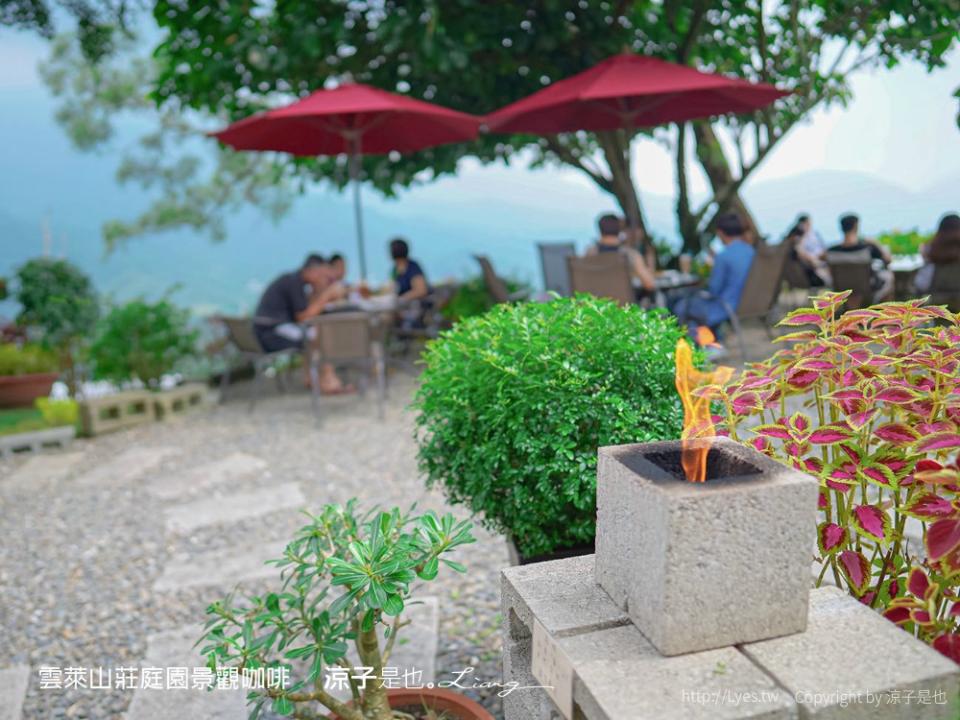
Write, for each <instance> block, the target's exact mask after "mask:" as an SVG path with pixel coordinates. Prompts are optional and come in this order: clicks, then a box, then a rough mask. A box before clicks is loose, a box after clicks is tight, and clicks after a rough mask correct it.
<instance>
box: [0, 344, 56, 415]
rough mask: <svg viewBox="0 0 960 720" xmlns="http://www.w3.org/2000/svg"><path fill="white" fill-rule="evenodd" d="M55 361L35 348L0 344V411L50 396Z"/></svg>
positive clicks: (48, 354) (24, 405) (27, 345)
mask: <svg viewBox="0 0 960 720" xmlns="http://www.w3.org/2000/svg"><path fill="white" fill-rule="evenodd" d="M57 365H58V363H57V358H56V356H55V355H53V354H52V353H50V352H48V351H46V350H44V349H43V348H41V347H39V346H37V345H29V344H25V345H17V344H15V343H3V344H0V408H13V407H29V406H31V405H33V402H34V400H36V399H37V398H39V397H43V396H45V395H49V394H50V388H51V387H53V383H54V381H55V380H56V379H57V377H58V376H59V373H58V372H57Z"/></svg>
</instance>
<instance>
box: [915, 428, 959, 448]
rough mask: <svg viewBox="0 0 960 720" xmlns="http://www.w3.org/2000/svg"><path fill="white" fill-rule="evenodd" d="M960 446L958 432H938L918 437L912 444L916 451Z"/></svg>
mask: <svg viewBox="0 0 960 720" xmlns="http://www.w3.org/2000/svg"><path fill="white" fill-rule="evenodd" d="M955 448H960V433H956V432H938V433H934V434H932V435H927V436H926V437H922V438H920V439H919V440H918V441H917V442H916V443H915V444H914V446H913V449H914V451H916V452H918V453H926V452H934V451H936V450H953V449H955Z"/></svg>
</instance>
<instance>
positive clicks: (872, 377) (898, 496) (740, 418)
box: [720, 291, 960, 662]
mask: <svg viewBox="0 0 960 720" xmlns="http://www.w3.org/2000/svg"><path fill="white" fill-rule="evenodd" d="M848 295H849V291H848V292H843V293H825V294H823V295H820V296H819V297H817V298H814V300H813V305H812V306H811V307H808V308H802V309H799V310H795V311H793V312H791V313H790V314H788V315H787V317H786V318H785V319H784V320H783V321H782V322H781V325H786V326H799V327H806V328H807V329H803V330H799V331H796V332H792V333H790V334H788V335H785V336H783V337H781V338H779V340H781V341H785V342H788V343H791V344H792V346H791V347H790V348H789V349H786V350H781V351H779V352H777V353H776V354H775V355H774V356H773V357H772V358H770V359H769V360H767V361H765V362H762V363H757V364H754V365H751V366H749V367H748V368H747V369H746V370H745V371H744V372H743V373H742V374H741V375H740V376H738V377H736V378H734V379H733V380H732V381H731V382H730V383H729V384H728V385H727V386H726V387H725V388H723V390H722V391H721V393H720V397H721V399H722V402H723V404H724V405H725V408H726V427H727V430H728V432H729V434H730V436H731V437H732V438H733V439H735V440H739V441H741V442H745V443H750V444H752V445H753V446H754V447H756V448H758V449H759V450H761V451H763V452H765V453H767V454H768V455H770V456H771V457H773V458H776V459H778V460H780V461H782V462H784V463H786V464H788V465H792V466H794V467H797V468H799V469H801V470H804V471H806V472H808V473H810V474H811V475H813V476H815V477H817V478H819V479H820V485H821V490H820V501H819V507H820V522H819V525H818V526H817V528H815V529H814V528H811V540H812V539H813V535H814V532H815V533H816V538H817V545H818V548H819V555H818V558H817V559H818V561H819V563H820V565H821V568H820V573H819V577H818V579H817V582H818V584H819V583H821V582H823V580H824V578H825V577H829V578H830V579H831V580H832V581H833V582H834V583H836V584H837V585H839V586H840V587H844V588H846V589H847V590H848V591H849V592H850V593H851V594H853V595H854V596H856V597H858V598H860V600H861V601H862V602H863V603H865V604H867V605H869V606H871V607H874V608H876V609H877V610H879V611H882V612H884V614H885V615H886V616H887V617H888V618H889V619H891V620H893V621H894V622H896V623H898V624H900V625H902V626H903V627H904V628H906V629H907V630H908V631H909V632H911V633H913V634H914V635H916V636H918V637H920V638H923V639H924V640H926V641H928V642H930V643H932V644H933V646H934V647H935V648H937V649H938V650H940V651H941V652H942V653H944V654H945V655H947V656H948V657H951V658H952V659H954V660H955V661H957V662H960V603H958V600H960V469H958V465H957V458H956V453H957V451H958V449H960V316H958V315H955V314H953V313H950V312H949V311H948V310H946V309H945V308H942V307H926V306H924V305H923V302H924V301H923V300H912V301H910V302H899V303H884V304H882V305H876V306H874V307H871V308H866V309H863V310H854V311H850V312H847V313H845V314H843V315H840V316H838V309H839V308H840V307H841V306H842V304H843V302H844V301H845V300H846V298H847V296H848ZM791 397H797V398H802V403H801V404H802V407H803V409H802V410H801V411H798V412H793V413H789V412H788V411H787V400H788V399H789V398H791ZM910 518H912V519H914V521H916V524H917V526H918V527H919V528H920V533H921V535H922V539H920V542H922V543H923V546H924V547H923V548H921V547H918V546H917V543H916V542H911V541H910V539H909V538H908V533H907V523H908V520H909V519H910ZM923 550H925V552H923Z"/></svg>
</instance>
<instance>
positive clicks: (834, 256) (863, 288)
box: [827, 248, 873, 310]
mask: <svg viewBox="0 0 960 720" xmlns="http://www.w3.org/2000/svg"><path fill="white" fill-rule="evenodd" d="M872 263H873V260H872V259H871V257H870V251H869V250H868V249H866V248H865V249H863V250H858V251H856V252H827V265H828V266H829V267H830V277H831V278H833V283H832V285H833V289H834V290H836V291H838V292H842V291H844V290H850V291H851V293H850V297H849V298H847V302H846V309H847V310H856V309H859V308H863V307H867V306H868V305H870V303H871V301H872V300H873V285H872V282H871V281H872V278H873V267H872Z"/></svg>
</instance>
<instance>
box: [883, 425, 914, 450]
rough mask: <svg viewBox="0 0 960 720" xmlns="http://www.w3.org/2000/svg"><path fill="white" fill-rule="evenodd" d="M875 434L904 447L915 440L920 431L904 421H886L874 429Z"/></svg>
mask: <svg viewBox="0 0 960 720" xmlns="http://www.w3.org/2000/svg"><path fill="white" fill-rule="evenodd" d="M873 434H874V436H876V437H878V438H880V439H881V440H884V441H885V442H888V443H890V444H892V445H896V446H897V447H904V446H906V445H910V444H911V443H913V442H915V441H916V440H917V439H918V438H919V437H920V435H919V433H918V432H917V431H916V430H914V429H913V428H912V427H910V426H909V425H904V424H903V423H886V424H885V425H881V426H879V427H877V428H874V430H873Z"/></svg>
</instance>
